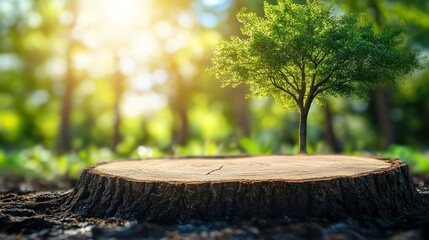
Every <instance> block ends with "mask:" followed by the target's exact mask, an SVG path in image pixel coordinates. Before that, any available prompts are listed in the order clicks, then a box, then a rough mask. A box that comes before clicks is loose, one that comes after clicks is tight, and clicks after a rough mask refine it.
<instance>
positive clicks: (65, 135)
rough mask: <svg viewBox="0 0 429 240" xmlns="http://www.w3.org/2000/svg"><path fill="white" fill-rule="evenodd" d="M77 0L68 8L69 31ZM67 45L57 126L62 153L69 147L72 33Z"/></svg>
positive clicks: (72, 90)
mask: <svg viewBox="0 0 429 240" xmlns="http://www.w3.org/2000/svg"><path fill="white" fill-rule="evenodd" d="M77 7H78V6H77V0H72V1H71V3H70V10H71V11H72V13H73V14H74V16H73V22H72V23H71V24H70V32H71V31H72V30H73V28H74V26H75V25H76V13H77ZM68 38H69V39H68V40H69V46H68V49H67V53H66V54H67V56H66V62H67V72H66V76H65V84H64V93H63V97H62V103H61V115H60V125H59V128H58V138H57V143H56V145H57V152H58V153H59V154H62V153H64V152H65V151H66V150H68V149H69V147H70V118H71V112H72V102H73V92H74V88H75V85H76V83H75V79H74V75H73V60H72V54H73V48H74V46H75V45H76V42H75V40H74V39H73V37H72V35H71V34H69V35H68Z"/></svg>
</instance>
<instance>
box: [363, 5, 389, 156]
mask: <svg viewBox="0 0 429 240" xmlns="http://www.w3.org/2000/svg"><path fill="white" fill-rule="evenodd" d="M369 5H370V7H371V8H372V9H373V10H374V20H375V22H376V23H377V26H378V27H380V28H381V27H382V26H383V15H382V12H381V8H380V2H379V1H378V0H372V1H370V2H369ZM386 92H387V91H386V89H385V88H384V87H381V86H379V87H377V88H376V89H375V91H374V101H375V111H376V117H377V120H378V127H379V129H380V133H381V136H382V148H383V149H384V150H387V148H388V147H389V146H390V145H391V144H393V143H394V142H395V129H394V127H393V123H392V119H391V118H390V114H389V112H390V107H389V101H388V98H387V95H386Z"/></svg>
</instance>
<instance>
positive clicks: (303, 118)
mask: <svg viewBox="0 0 429 240" xmlns="http://www.w3.org/2000/svg"><path fill="white" fill-rule="evenodd" d="M307 117H308V110H306V109H304V110H301V112H300V115H299V153H307Z"/></svg>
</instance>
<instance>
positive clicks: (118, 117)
mask: <svg viewBox="0 0 429 240" xmlns="http://www.w3.org/2000/svg"><path fill="white" fill-rule="evenodd" d="M115 54H116V55H115V67H116V70H115V76H114V78H113V87H114V97H115V100H114V103H113V104H114V106H113V107H114V109H113V111H114V113H113V114H114V116H113V138H112V149H113V150H114V151H115V150H116V147H117V146H118V144H119V143H120V142H121V122H122V114H121V99H122V95H123V93H124V83H123V78H122V74H121V72H120V71H119V66H118V65H119V55H118V53H115Z"/></svg>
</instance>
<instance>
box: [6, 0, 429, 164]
mask: <svg viewBox="0 0 429 240" xmlns="http://www.w3.org/2000/svg"><path fill="white" fill-rule="evenodd" d="M112 1H113V0H112ZM73 2H75V1H64V0H40V1H30V0H19V1H18V0H3V1H0V19H1V21H0V149H2V150H7V151H10V150H12V149H19V148H22V147H28V146H31V145H34V144H41V145H45V146H46V147H48V148H50V149H54V150H55V149H58V150H59V151H61V150H62V149H64V150H67V151H74V150H78V149H82V148H87V147H88V146H91V145H94V146H97V147H105V146H109V147H110V146H112V145H113V137H112V136H113V135H114V123H113V119H114V115H115V111H114V109H115V108H114V105H115V100H114V99H115V97H114V94H115V93H114V90H115V88H114V86H113V84H112V80H113V79H114V75H115V72H116V74H118V73H119V74H120V75H121V77H122V79H123V81H121V82H122V84H123V88H124V89H123V94H122V96H121V102H120V103H118V104H119V105H118V106H119V108H118V109H119V110H118V111H117V113H120V114H121V116H122V121H121V124H120V126H119V127H118V132H120V135H121V139H120V141H119V143H118V144H117V147H116V148H117V149H116V150H117V152H118V153H119V154H122V155H127V156H129V155H130V153H135V152H136V149H137V148H138V146H141V145H144V146H149V147H150V148H151V149H152V150H153V151H155V150H156V149H159V150H160V151H162V152H164V153H169V154H172V153H180V154H193V153H212V154H216V153H218V154H220V153H238V152H239V151H247V152H249V151H250V149H251V148H256V149H260V150H261V151H264V152H267V149H269V150H270V152H273V153H275V152H283V153H286V152H288V153H290V152H293V151H296V149H294V146H293V143H294V142H296V140H297V136H296V133H295V132H296V129H297V127H298V123H297V115H296V114H292V113H283V112H282V111H281V108H280V107H279V106H278V105H276V104H274V103H272V102H270V101H268V100H266V99H261V100H255V101H249V100H243V99H244V98H242V95H245V94H246V91H247V90H246V89H236V90H230V89H222V88H220V81H217V80H215V79H212V78H210V77H209V76H208V75H207V73H206V72H205V69H206V68H207V67H209V61H208V59H209V58H210V56H211V53H212V51H213V49H214V46H215V45H216V44H217V42H218V41H219V40H220V39H221V38H228V37H229V36H230V35H234V34H236V33H237V31H238V30H239V28H240V25H239V23H238V21H237V20H236V17H235V15H236V12H237V10H238V9H240V8H241V7H242V6H245V7H248V8H249V9H250V10H251V11H256V10H260V13H259V14H262V12H261V10H262V1H239V0H216V1H209V0H180V1H167V0H162V1H144V2H148V3H150V4H149V5H148V6H145V7H142V8H141V9H139V10H138V15H139V18H138V19H139V20H138V22H141V26H140V25H139V26H137V28H138V29H137V30H136V31H135V33H134V35H133V36H132V37H126V40H127V41H129V42H127V43H126V44H124V45H123V46H121V47H119V51H118V52H119V54H118V55H119V59H118V61H117V62H116V60H115V54H116V53H115V52H114V51H112V47H111V46H109V44H106V43H104V42H105V41H107V39H108V38H115V36H118V37H120V36H127V35H126V30H127V29H126V28H124V29H121V31H119V32H117V33H116V34H108V35H107V37H106V36H104V37H100V34H99V33H97V31H99V29H98V28H94V27H89V26H87V25H86V23H85V21H84V20H85V18H88V13H87V14H83V12H82V10H81V8H80V7H79V10H78V11H77V13H76V14H74V10H73V6H72V5H73V4H72V3H73ZM76 2H77V3H79V5H80V4H82V3H83V2H85V4H91V3H94V2H96V1H77V0H76ZM271 2H272V3H273V2H275V1H271ZM299 2H304V1H299ZM370 2H371V1H370V0H367V1H341V2H340V3H339V5H338V9H339V11H360V12H365V13H367V14H368V15H369V16H370V17H371V16H373V15H371V14H373V11H374V10H373V8H372V7H371V5H370ZM377 2H378V4H379V6H380V12H381V16H382V17H383V18H382V19H384V21H385V22H383V24H389V22H397V21H399V19H403V20H404V21H405V23H406V25H407V26H408V28H409V32H408V33H409V34H408V37H407V41H408V46H409V47H410V48H415V47H419V48H422V49H423V51H424V52H427V48H428V47H429V36H428V28H429V24H428V22H429V21H426V20H427V16H426V12H427V11H428V10H429V9H428V8H429V6H428V3H426V1H423V0H419V1H387V0H377ZM92 8H93V9H97V8H95V7H94V6H92ZM146 8H148V9H146ZM90 13H91V14H89V15H97V14H94V11H92V12H91V11H90ZM82 15H83V16H84V17H80V18H79V17H78V16H82ZM371 18H373V17H371ZM101 20H102V19H101ZM107 22H108V21H107V20H106V23H107ZM136 22H137V21H136ZM106 29H107V30H106ZM108 29H109V26H107V24H106V26H104V27H103V29H102V30H100V31H105V30H106V31H108ZM68 76H73V78H71V77H68ZM428 78H429V73H428V72H427V71H423V72H420V73H418V74H415V75H413V76H410V79H409V80H407V81H406V83H405V84H404V85H401V86H399V87H398V88H397V89H396V90H394V92H393V94H389V95H388V100H389V102H390V109H389V112H388V113H387V115H388V116H389V118H390V119H391V120H392V123H393V128H394V129H395V130H396V140H397V142H398V143H401V144H409V145H411V146H414V147H418V148H423V149H424V148H425V147H427V145H428V144H429V140H428V139H427V138H426V136H427V134H428V133H429V126H428V125H427V124H425V123H426V121H427V119H428V118H429V100H428V99H427V96H428V94H429V81H428ZM67 79H68V80H67ZM70 79H72V80H70ZM73 86H74V87H73ZM330 103H331V104H330V109H331V110H332V113H333V114H332V115H329V116H328V117H329V118H331V119H332V124H331V127H330V128H331V129H332V132H331V133H334V134H335V136H336V138H337V142H338V143H339V144H340V145H341V146H343V147H344V150H345V151H348V152H351V151H353V150H368V151H375V150H378V149H381V146H382V144H381V143H380V141H379V139H378V135H379V134H378V133H376V132H378V131H377V129H378V127H377V123H376V118H375V117H374V116H375V115H374V113H373V112H371V110H372V109H373V106H374V105H371V107H370V108H369V109H368V108H367V105H366V103H362V102H360V101H355V100H351V99H342V100H337V99H330ZM67 109H68V110H67ZM312 111H313V113H312V114H311V115H312V116H310V119H309V124H310V125H309V141H310V150H312V151H324V152H326V151H330V148H329V147H328V146H327V145H326V141H324V139H325V136H326V138H329V136H328V135H330V134H331V133H330V134H327V133H328V132H327V131H325V127H324V126H325V111H324V110H323V108H318V107H316V108H314V109H313V110H312ZM67 116H68V117H67ZM67 119H69V121H68V122H69V123H67ZM66 129H70V130H69V133H67V130H66ZM328 129H329V127H328ZM325 133H326V135H325ZM67 139H69V140H67ZM243 139H245V140H243ZM67 141H69V142H67ZM331 141H332V140H331ZM331 145H332V144H331ZM139 149H140V150H141V151H140V152H141V153H142V154H143V155H144V154H149V152H148V151H146V150H147V149H146V148H139ZM142 149H143V150H142ZM145 149H146V150H145Z"/></svg>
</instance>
